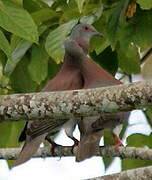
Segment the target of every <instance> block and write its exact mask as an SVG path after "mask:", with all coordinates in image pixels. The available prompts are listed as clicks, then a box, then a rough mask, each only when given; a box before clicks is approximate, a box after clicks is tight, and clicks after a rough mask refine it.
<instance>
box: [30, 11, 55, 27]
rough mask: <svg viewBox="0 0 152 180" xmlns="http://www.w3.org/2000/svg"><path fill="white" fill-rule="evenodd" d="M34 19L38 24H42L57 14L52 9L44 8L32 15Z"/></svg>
mask: <svg viewBox="0 0 152 180" xmlns="http://www.w3.org/2000/svg"><path fill="white" fill-rule="evenodd" d="M31 16H32V18H33V19H34V21H35V22H36V23H37V24H41V23H43V22H44V21H47V20H50V21H51V18H53V17H55V16H57V13H56V12H55V11H53V10H52V9H50V8H43V9H41V10H38V11H36V12H33V13H32V14H31Z"/></svg>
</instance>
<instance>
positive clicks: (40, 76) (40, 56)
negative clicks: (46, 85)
mask: <svg viewBox="0 0 152 180" xmlns="http://www.w3.org/2000/svg"><path fill="white" fill-rule="evenodd" d="M48 59H49V56H48V54H47V53H46V51H45V48H44V46H43V44H42V45H41V46H38V45H35V46H33V47H32V55H31V61H30V63H29V66H28V70H29V73H30V76H31V78H32V80H33V81H35V82H36V83H38V84H40V83H41V82H42V81H44V80H45V78H46V77H47V74H48Z"/></svg>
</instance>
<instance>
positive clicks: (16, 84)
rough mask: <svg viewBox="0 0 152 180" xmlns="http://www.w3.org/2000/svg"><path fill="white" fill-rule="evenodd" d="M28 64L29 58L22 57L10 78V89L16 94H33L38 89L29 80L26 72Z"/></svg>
mask: <svg viewBox="0 0 152 180" xmlns="http://www.w3.org/2000/svg"><path fill="white" fill-rule="evenodd" d="M29 62H30V60H29V58H27V57H26V56H24V57H23V58H22V60H21V61H20V62H19V63H18V64H17V66H16V68H15V70H14V71H13V73H12V74H11V76H10V84H11V87H12V88H13V89H14V90H15V91H16V92H19V93H25V92H34V91H36V90H37V88H38V85H37V84H36V83H35V82H34V81H33V80H32V79H31V77H30V74H29V72H28V66H29Z"/></svg>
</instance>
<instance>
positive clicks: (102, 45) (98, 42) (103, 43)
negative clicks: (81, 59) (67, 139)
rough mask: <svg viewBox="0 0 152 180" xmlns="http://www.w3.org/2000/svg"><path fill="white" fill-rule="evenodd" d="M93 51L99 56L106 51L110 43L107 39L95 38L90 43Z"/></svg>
mask: <svg viewBox="0 0 152 180" xmlns="http://www.w3.org/2000/svg"><path fill="white" fill-rule="evenodd" d="M90 44H91V45H90V46H91V48H90V49H91V51H93V50H95V51H96V53H97V55H99V54H100V53H101V52H102V51H104V50H105V49H106V48H107V47H108V46H109V45H110V42H109V41H108V40H107V39H104V38H99V37H94V38H92V39H91V42H90Z"/></svg>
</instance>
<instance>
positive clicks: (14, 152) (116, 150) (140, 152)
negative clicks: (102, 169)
mask: <svg viewBox="0 0 152 180" xmlns="http://www.w3.org/2000/svg"><path fill="white" fill-rule="evenodd" d="M20 151H21V149H20V148H0V159H7V160H15V159H17V156H18V154H19V152H20ZM56 156H59V157H62V156H64V157H65V156H73V153H72V147H71V146H57V147H56V148H55V151H54V153H53V154H52V152H51V150H50V146H46V147H43V148H39V150H38V151H37V153H36V154H35V155H34V156H33V157H56ZM97 156H104V157H120V158H123V159H124V158H135V159H141V160H152V149H147V148H136V147H114V146H107V147H102V146H101V147H100V152H99V153H98V154H97Z"/></svg>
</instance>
